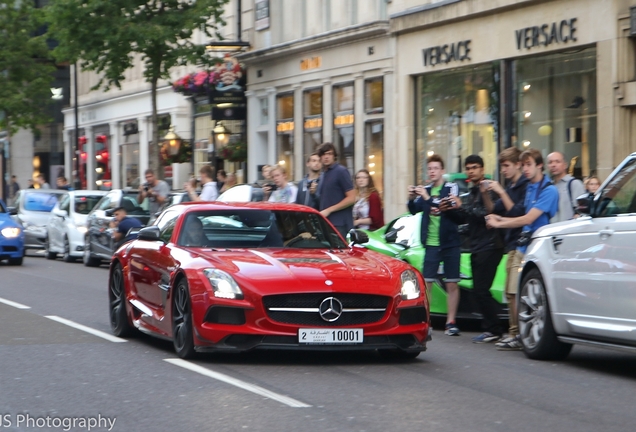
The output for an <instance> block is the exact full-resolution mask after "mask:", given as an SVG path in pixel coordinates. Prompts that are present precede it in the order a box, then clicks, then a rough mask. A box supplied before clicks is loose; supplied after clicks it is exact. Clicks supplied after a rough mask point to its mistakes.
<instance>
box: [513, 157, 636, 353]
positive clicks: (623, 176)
mask: <svg viewBox="0 0 636 432" xmlns="http://www.w3.org/2000/svg"><path fill="white" fill-rule="evenodd" d="M578 203H579V209H578V212H579V213H581V217H579V218H578V219H574V220H571V221H566V222H560V223H557V224H553V225H547V226H545V227H543V228H541V229H539V230H537V232H536V233H535V234H534V235H533V237H532V241H531V243H530V245H529V246H528V250H527V252H526V256H525V259H524V262H523V263H522V269H521V274H520V285H519V294H518V297H517V305H518V313H519V332H520V335H521V341H522V343H523V347H524V352H525V354H526V355H527V356H528V357H530V358H533V359H563V358H565V357H567V355H568V354H569V352H570V350H571V348H572V345H573V344H586V345H591V346H596V347H603V348H612V349H620V350H624V351H629V352H633V353H636V282H635V281H636V153H632V154H631V155H630V156H628V157H627V158H626V159H625V160H624V161H623V162H622V163H621V164H620V165H619V166H618V168H616V169H615V170H614V172H613V173H612V174H611V175H610V176H609V177H608V179H607V180H605V182H604V183H603V184H602V185H601V187H600V188H599V189H598V191H597V192H596V194H595V195H593V196H588V195H584V196H581V197H579V199H578Z"/></svg>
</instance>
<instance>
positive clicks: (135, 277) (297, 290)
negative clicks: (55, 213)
mask: <svg viewBox="0 0 636 432" xmlns="http://www.w3.org/2000/svg"><path fill="white" fill-rule="evenodd" d="M358 236H359V237H358ZM364 237H366V236H365V234H364V233H363V232H361V231H356V232H354V234H353V243H354V245H353V246H347V244H346V243H345V241H344V239H343V238H342V237H341V236H340V235H339V234H338V232H337V231H336V230H334V228H333V227H332V226H331V225H330V224H329V223H328V222H327V220H326V219H325V218H324V217H323V216H322V215H321V214H320V213H318V212H317V211H315V210H313V209H311V208H309V207H304V206H298V205H295V204H274V203H230V204H228V203H220V202H218V201H217V202H214V203H186V204H179V205H175V206H173V207H170V208H168V209H166V210H165V211H164V212H163V213H162V214H161V216H159V218H158V219H157V221H156V222H155V224H154V225H152V226H149V227H145V228H142V229H141V231H140V232H139V237H138V239H136V240H132V242H131V243H128V245H127V246H126V247H121V248H119V249H118V250H117V252H116V253H115V255H114V256H113V260H112V261H111V265H110V274H109V286H108V304H109V308H110V318H111V328H112V331H113V333H114V334H115V335H117V336H120V337H122V336H125V335H129V334H131V333H134V332H136V331H138V330H141V331H143V332H144V333H148V334H151V335H154V336H157V337H160V338H164V339H169V340H172V341H173V345H174V348H175V351H176V353H177V355H178V356H180V357H182V358H188V357H192V356H193V355H194V354H195V353H197V352H213V351H221V352H239V351H248V350H252V349H290V350H374V349H377V350H379V351H380V352H381V354H383V355H387V356H390V357H401V358H414V357H416V356H417V355H419V353H420V352H421V351H424V350H425V349H426V343H427V341H428V340H429V338H430V327H429V315H428V300H427V296H426V293H425V287H424V281H423V279H422V277H421V275H420V274H419V272H417V271H416V270H415V269H414V268H413V267H411V266H410V265H409V264H407V263H404V262H401V261H398V260H394V259H391V258H389V257H387V256H384V255H382V254H378V253H375V252H373V251H370V250H367V249H365V248H363V247H360V246H359V245H357V243H359V242H360V241H364V240H365V239H364Z"/></svg>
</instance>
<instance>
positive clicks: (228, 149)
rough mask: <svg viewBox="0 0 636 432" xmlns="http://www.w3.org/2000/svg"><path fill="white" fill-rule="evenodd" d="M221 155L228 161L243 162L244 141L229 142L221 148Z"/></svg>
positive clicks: (245, 148) (245, 156) (244, 155)
mask: <svg viewBox="0 0 636 432" xmlns="http://www.w3.org/2000/svg"><path fill="white" fill-rule="evenodd" d="M221 157H222V158H223V159H225V160H228V161H230V162H245V161H246V160H247V144H245V143H244V142H235V143H230V144H228V145H226V146H225V147H223V148H222V149H221Z"/></svg>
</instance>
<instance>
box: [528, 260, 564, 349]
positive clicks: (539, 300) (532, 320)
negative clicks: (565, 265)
mask: <svg viewBox="0 0 636 432" xmlns="http://www.w3.org/2000/svg"><path fill="white" fill-rule="evenodd" d="M517 311H518V312H517V313H518V314H519V335H520V337H521V343H522V344H523V352H524V353H525V355H526V357H528V358H531V359H535V360H563V359H565V358H566V357H567V356H568V354H569V353H570V350H571V349H572V344H566V343H563V342H561V341H559V340H558V339H557V334H556V332H555V331H554V327H553V325H552V315H551V313H550V305H549V303H548V296H547V294H546V291H545V284H544V283H543V277H542V276H541V272H540V271H539V269H536V268H535V269H532V270H530V271H529V272H528V273H527V274H526V275H525V276H524V278H523V280H522V282H521V291H520V292H519V300H518V303H517Z"/></svg>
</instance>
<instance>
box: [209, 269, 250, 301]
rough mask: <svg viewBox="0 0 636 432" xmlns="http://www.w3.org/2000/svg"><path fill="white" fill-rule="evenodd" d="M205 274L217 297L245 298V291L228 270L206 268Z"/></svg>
mask: <svg viewBox="0 0 636 432" xmlns="http://www.w3.org/2000/svg"><path fill="white" fill-rule="evenodd" d="M203 274H205V276H206V277H207V278H208V280H209V281H210V284H211V285H212V288H213V289H214V296H215V297H219V298H226V299H235V300H243V291H241V288H239V286H238V284H237V283H236V281H235V280H234V278H232V276H230V275H229V274H227V273H226V272H224V271H221V270H217V269H205V270H203Z"/></svg>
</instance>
